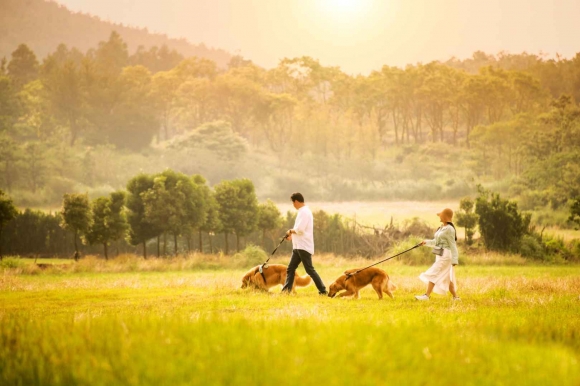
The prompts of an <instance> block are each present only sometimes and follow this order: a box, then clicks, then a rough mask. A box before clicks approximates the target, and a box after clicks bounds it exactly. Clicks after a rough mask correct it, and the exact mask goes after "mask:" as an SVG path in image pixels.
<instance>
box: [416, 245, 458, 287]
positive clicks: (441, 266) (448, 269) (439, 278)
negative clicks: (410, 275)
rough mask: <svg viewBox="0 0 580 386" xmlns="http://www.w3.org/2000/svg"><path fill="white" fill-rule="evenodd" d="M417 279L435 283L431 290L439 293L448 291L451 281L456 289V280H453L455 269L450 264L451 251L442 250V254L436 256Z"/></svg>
mask: <svg viewBox="0 0 580 386" xmlns="http://www.w3.org/2000/svg"><path fill="white" fill-rule="evenodd" d="M419 279H421V281H422V282H423V283H425V284H427V283H429V282H431V283H434V284H435V287H434V288H433V292H435V293H436V294H439V295H445V294H446V293H447V291H449V284H450V283H451V282H453V285H454V286H455V290H456V291H457V282H456V281H455V270H454V269H453V265H451V251H450V250H449V249H444V250H443V256H436V259H435V263H434V264H433V265H432V266H431V268H429V269H428V270H426V271H425V272H423V273H422V274H421V275H419Z"/></svg>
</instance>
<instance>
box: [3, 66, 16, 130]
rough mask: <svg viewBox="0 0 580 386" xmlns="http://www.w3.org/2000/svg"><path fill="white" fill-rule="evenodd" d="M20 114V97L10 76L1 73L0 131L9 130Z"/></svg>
mask: <svg viewBox="0 0 580 386" xmlns="http://www.w3.org/2000/svg"><path fill="white" fill-rule="evenodd" d="M18 115H19V106H18V99H17V97H16V93H15V90H14V86H13V84H12V82H11V80H10V78H9V77H7V76H4V75H2V74H0V133H3V132H6V131H9V130H10V129H12V127H13V126H14V122H15V121H16V119H17V118H18Z"/></svg>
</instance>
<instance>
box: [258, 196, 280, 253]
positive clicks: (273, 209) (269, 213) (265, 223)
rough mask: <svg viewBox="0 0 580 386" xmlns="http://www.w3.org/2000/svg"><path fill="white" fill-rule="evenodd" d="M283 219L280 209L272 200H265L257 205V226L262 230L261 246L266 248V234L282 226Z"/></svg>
mask: <svg viewBox="0 0 580 386" xmlns="http://www.w3.org/2000/svg"><path fill="white" fill-rule="evenodd" d="M282 223H283V219H282V214H281V213H280V210H279V209H278V207H277V206H276V204H274V203H273V202H272V201H270V200H267V201H266V202H265V203H263V204H260V205H258V224H257V227H258V229H260V230H261V231H262V246H263V247H264V248H266V234H267V233H270V237H272V234H271V233H272V231H275V230H277V229H279V228H280V227H281V226H282Z"/></svg>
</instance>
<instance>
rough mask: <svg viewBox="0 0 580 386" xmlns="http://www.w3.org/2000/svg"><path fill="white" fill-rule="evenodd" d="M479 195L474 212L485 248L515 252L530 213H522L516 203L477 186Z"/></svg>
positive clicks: (528, 222) (527, 225)
mask: <svg viewBox="0 0 580 386" xmlns="http://www.w3.org/2000/svg"><path fill="white" fill-rule="evenodd" d="M478 191H479V197H478V198H477V199H476V201H475V213H476V214H477V215H478V216H479V220H478V225H479V231H480V233H481V236H482V237H483V241H484V243H485V246H486V248H488V249H492V250H500V251H513V252H516V251H517V250H518V249H519V247H520V241H521V238H522V236H523V235H524V234H525V233H527V231H528V227H529V224H530V218H531V217H530V215H528V214H522V213H520V211H519V210H518V204H517V203H515V202H513V201H508V200H503V199H502V198H501V197H500V195H499V194H497V193H490V192H489V191H486V190H484V189H483V188H482V187H481V186H479V187H478Z"/></svg>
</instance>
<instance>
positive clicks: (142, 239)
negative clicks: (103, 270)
mask: <svg viewBox="0 0 580 386" xmlns="http://www.w3.org/2000/svg"><path fill="white" fill-rule="evenodd" d="M152 188H153V176H150V175H147V174H143V173H141V174H139V175H137V176H135V177H133V178H132V179H131V180H129V182H127V191H128V195H127V201H126V206H127V223H128V224H129V233H128V238H127V239H128V241H129V242H130V243H131V244H132V245H138V244H143V257H144V258H147V241H148V240H149V239H151V238H153V237H155V236H157V235H159V234H160V233H161V229H160V228H158V227H156V226H155V224H153V223H151V222H150V221H148V219H147V217H146V212H145V203H144V201H143V194H145V193H146V192H147V191H148V190H149V189H152Z"/></svg>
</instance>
